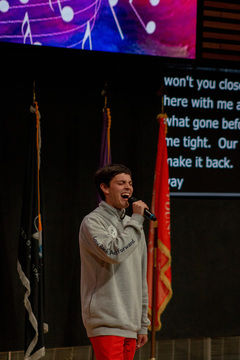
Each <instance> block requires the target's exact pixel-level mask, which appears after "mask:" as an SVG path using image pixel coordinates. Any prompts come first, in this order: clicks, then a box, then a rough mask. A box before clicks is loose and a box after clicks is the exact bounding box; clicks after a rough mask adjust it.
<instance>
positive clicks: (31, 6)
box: [0, 0, 197, 59]
mask: <svg viewBox="0 0 240 360" xmlns="http://www.w3.org/2000/svg"><path fill="white" fill-rule="evenodd" d="M196 23H197V0H170V1H169V0H125V1H124V0H0V41H4V42H13V43H22V44H33V45H44V46H53V47H64V48H75V49H76V48H77V49H86V50H96V51H107V52H117V53H118V52H119V53H130V54H144V55H156V56H165V57H175V58H186V59H194V58H195V52H196Z"/></svg>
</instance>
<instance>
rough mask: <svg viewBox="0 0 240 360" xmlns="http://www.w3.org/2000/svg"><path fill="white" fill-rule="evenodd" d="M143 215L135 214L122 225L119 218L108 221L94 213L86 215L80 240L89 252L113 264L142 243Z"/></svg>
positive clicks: (124, 257) (123, 258)
mask: <svg viewBox="0 0 240 360" xmlns="http://www.w3.org/2000/svg"><path fill="white" fill-rule="evenodd" d="M143 221H144V218H143V216H141V215H139V214H133V215H132V216H131V218H130V219H129V221H127V222H126V223H125V225H123V224H122V223H121V226H120V225H119V220H118V219H116V222H115V223H114V222H111V223H110V222H107V221H106V219H105V218H100V217H99V216H96V215H94V214H90V215H88V216H86V217H85V218H84V220H83V222H82V224H81V227H80V235H79V236H80V242H82V243H84V245H85V247H86V248H87V250H88V251H89V252H91V253H92V254H94V255H95V256H97V257H99V258H100V259H101V260H103V261H106V262H108V263H112V264H118V263H121V262H122V261H124V260H125V259H126V258H127V257H128V256H129V255H130V254H131V253H132V252H133V251H134V250H135V249H136V247H137V246H139V244H140V240H141V234H142V231H143V226H142V225H143Z"/></svg>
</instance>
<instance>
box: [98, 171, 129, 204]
mask: <svg viewBox="0 0 240 360" xmlns="http://www.w3.org/2000/svg"><path fill="white" fill-rule="evenodd" d="M118 174H128V175H130V176H131V177H132V173H131V170H130V169H129V168H127V167H126V166H125V165H122V164H107V165H105V166H103V167H102V168H100V169H98V170H97V171H96V173H95V184H96V187H97V190H98V192H99V194H100V196H101V199H102V200H105V195H104V193H103V191H102V190H101V188H100V185H101V184H102V183H103V184H105V185H107V186H110V181H111V180H112V179H113V178H114V176H116V175H118Z"/></svg>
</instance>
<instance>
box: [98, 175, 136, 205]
mask: <svg viewBox="0 0 240 360" xmlns="http://www.w3.org/2000/svg"><path fill="white" fill-rule="evenodd" d="M101 189H102V191H103V192H104V194H105V200H106V203H108V204H109V205H111V206H113V207H114V208H116V209H124V208H127V207H128V206H129V203H128V198H129V197H131V196H132V193H133V186H132V179H131V176H130V175H128V174H124V173H123V174H118V175H116V176H114V178H113V179H112V180H111V181H110V184H109V187H108V186H107V185H106V184H101Z"/></svg>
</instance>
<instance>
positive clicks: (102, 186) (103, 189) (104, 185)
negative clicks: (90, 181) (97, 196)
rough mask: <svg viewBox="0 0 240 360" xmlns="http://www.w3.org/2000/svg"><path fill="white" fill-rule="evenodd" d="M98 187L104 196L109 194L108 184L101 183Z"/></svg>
mask: <svg viewBox="0 0 240 360" xmlns="http://www.w3.org/2000/svg"><path fill="white" fill-rule="evenodd" d="M100 189H101V190H102V192H103V193H104V195H105V196H106V195H108V194H109V186H107V184H104V183H101V184H100Z"/></svg>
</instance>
